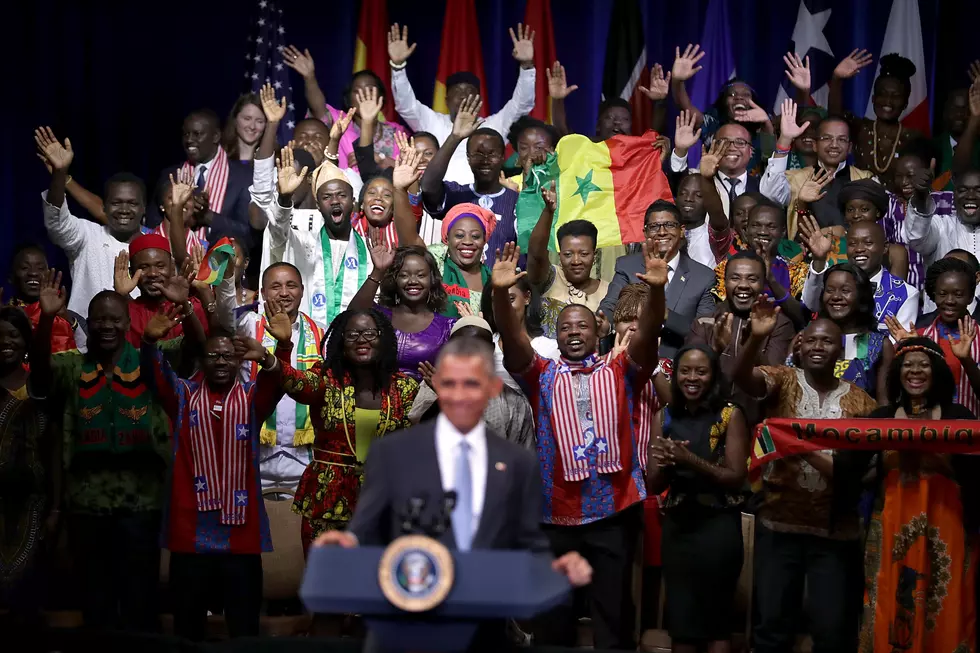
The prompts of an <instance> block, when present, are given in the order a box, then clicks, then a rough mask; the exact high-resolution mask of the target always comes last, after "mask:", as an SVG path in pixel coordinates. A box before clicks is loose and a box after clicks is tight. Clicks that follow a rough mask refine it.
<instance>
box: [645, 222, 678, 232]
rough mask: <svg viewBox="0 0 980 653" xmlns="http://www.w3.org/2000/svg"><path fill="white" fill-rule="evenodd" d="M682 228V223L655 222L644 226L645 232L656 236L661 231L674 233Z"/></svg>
mask: <svg viewBox="0 0 980 653" xmlns="http://www.w3.org/2000/svg"><path fill="white" fill-rule="evenodd" d="M679 226H681V223H680V222H654V223H651V224H645V225H643V230H644V231H647V232H649V233H652V234H655V233H658V232H661V231H673V230H674V229H677V228H678V227H679Z"/></svg>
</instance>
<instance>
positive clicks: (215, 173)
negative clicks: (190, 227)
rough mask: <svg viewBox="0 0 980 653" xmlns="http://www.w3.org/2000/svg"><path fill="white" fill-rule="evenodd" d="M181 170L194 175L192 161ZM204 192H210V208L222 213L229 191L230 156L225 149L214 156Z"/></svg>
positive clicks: (185, 163)
mask: <svg viewBox="0 0 980 653" xmlns="http://www.w3.org/2000/svg"><path fill="white" fill-rule="evenodd" d="M181 170H183V171H185V172H191V173H193V172H194V165H193V164H192V163H191V162H190V161H185V162H184V165H183V166H181ZM195 181H196V180H195ZM204 190H206V191H207V192H208V207H209V208H210V209H211V210H212V211H214V212H215V213H221V208H222V207H223V206H224V205H225V191H227V190H228V154H227V153H226V152H225V148H223V147H220V146H219V147H218V153H217V154H215V155H214V163H212V164H211V166H210V168H208V178H207V179H205V180H204Z"/></svg>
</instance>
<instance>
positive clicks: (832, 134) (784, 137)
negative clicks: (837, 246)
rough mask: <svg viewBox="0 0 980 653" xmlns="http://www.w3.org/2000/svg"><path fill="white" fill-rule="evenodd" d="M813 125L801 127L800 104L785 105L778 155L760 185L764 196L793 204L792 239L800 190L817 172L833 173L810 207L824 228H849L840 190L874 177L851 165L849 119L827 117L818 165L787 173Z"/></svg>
mask: <svg viewBox="0 0 980 653" xmlns="http://www.w3.org/2000/svg"><path fill="white" fill-rule="evenodd" d="M809 124H810V123H809V122H804V123H803V124H802V125H799V124H797V122H796V103H795V102H793V101H792V100H786V101H784V102H783V106H782V116H781V117H780V132H779V139H778V140H777V141H776V153H775V154H774V155H773V156H772V157H770V159H769V163H768V164H767V165H766V172H765V174H764V175H763V176H762V181H761V182H760V183H759V190H760V191H761V192H762V194H763V195H765V196H766V197H768V198H769V199H771V200H772V201H774V202H776V203H777V204H782V205H784V206H785V205H787V204H788V205H789V212H788V213H787V215H786V232H787V234H788V235H787V237H788V238H789V239H791V240H792V239H793V238H795V237H796V224H797V220H796V203H797V198H798V197H799V194H800V189H801V188H803V184H804V183H806V182H807V181H808V180H809V179H810V178H811V177H813V175H814V173H815V172H816V171H817V170H819V169H820V168H823V169H824V170H827V171H828V172H830V173H832V174H833V179H832V181H831V182H830V183H829V184H828V185H827V186H825V187H824V188H823V195H822V196H821V197H820V199H818V200H817V201H815V202H808V203H807V208H808V209H809V210H810V212H811V213H812V214H813V216H814V217H815V218H816V219H817V223H818V224H819V225H820V226H821V227H833V226H841V227H846V226H847V225H846V224H845V222H844V216H843V214H842V213H841V211H840V208H839V207H838V203H837V196H838V194H839V193H840V189H841V188H842V187H843V186H844V184H846V183H847V182H849V181H856V180H858V179H868V178H869V177H871V176H872V175H871V173H870V172H868V171H867V170H861V169H860V168H855V167H854V166H850V165H848V164H847V156H848V155H849V154H850V153H851V129H850V126H849V125H848V124H847V121H846V120H844V119H843V118H839V117H834V116H828V117H827V118H824V119H823V120H821V121H820V123H819V124H818V125H817V143H816V153H817V165H816V166H815V167H813V168H800V169H799V170H787V169H786V163H787V162H788V161H789V153H790V151H791V150H792V149H793V141H794V140H795V139H796V138H799V137H800V136H801V135H802V134H803V132H804V131H806V128H807V127H808V126H809Z"/></svg>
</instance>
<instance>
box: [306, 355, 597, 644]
mask: <svg viewBox="0 0 980 653" xmlns="http://www.w3.org/2000/svg"><path fill="white" fill-rule="evenodd" d="M432 383H433V388H434V389H435V391H436V393H437V395H438V397H439V408H440V410H441V414H440V415H439V417H438V418H437V419H436V420H434V421H431V422H423V423H421V424H419V425H418V426H416V427H414V428H411V429H408V430H406V431H402V432H400V433H394V434H392V435H389V436H387V437H385V438H383V439H381V440H379V441H377V442H376V443H374V444H373V445H372V446H371V452H370V454H369V455H368V459H367V462H366V463H365V466H364V486H363V487H362V488H361V494H360V498H359V499H358V503H357V508H356V509H355V511H354V517H353V518H352V519H351V522H350V529H349V530H347V531H328V532H326V533H324V534H322V535H321V536H320V537H319V538H317V540H316V542H315V543H314V546H327V545H333V544H337V545H340V546H344V547H354V546H357V545H358V544H363V545H365V546H384V545H387V544H388V543H389V542H391V541H392V540H393V539H395V538H397V537H398V536H399V535H401V534H402V533H403V530H404V523H405V519H406V516H405V515H406V506H408V505H409V504H410V503H411V502H413V501H417V500H418V499H423V500H424V508H421V512H420V514H419V515H416V517H417V518H418V520H419V521H420V522H421V523H423V524H436V523H438V522H439V521H440V519H441V518H442V512H443V511H445V510H446V509H447V508H449V506H450V505H453V504H454V505H453V507H452V508H451V511H450V516H451V519H450V522H451V523H450V526H449V527H448V528H445V529H443V530H441V532H440V530H439V529H437V530H436V533H435V534H434V536H435V537H437V539H439V541H441V542H442V543H443V544H445V545H446V546H447V547H448V548H449V549H456V550H461V551H468V550H469V549H471V548H474V549H527V550H531V551H535V552H541V553H549V552H550V550H551V549H550V546H549V543H548V539H547V537H546V536H545V534H544V532H543V531H542V530H541V500H542V499H541V498H542V490H541V475H540V471H539V468H538V467H539V466H538V461H537V458H536V457H535V455H534V453H533V452H531V451H528V450H526V449H524V448H523V447H521V446H520V445H518V444H515V443H513V442H508V441H507V440H505V439H504V438H503V437H502V435H498V434H494V433H490V432H488V431H487V429H486V427H485V425H484V423H483V411H484V410H485V409H486V406H487V403H488V402H489V401H490V399H491V398H492V397H494V396H496V395H497V394H498V393H499V392H500V391H501V387H502V383H503V382H502V381H501V380H500V378H499V377H498V376H497V375H496V373H495V371H494V360H493V348H492V347H491V346H490V345H489V344H487V343H486V342H485V341H484V340H482V339H479V338H457V339H453V340H450V341H449V342H447V343H446V344H445V345H444V346H443V348H442V350H441V351H440V352H439V357H438V358H437V360H436V371H435V374H434V375H433V377H432ZM446 497H455V501H454V502H453V501H451V500H450V502H449V503H447V501H446ZM416 505H418V503H416ZM554 568H555V570H557V571H560V572H561V573H564V574H565V575H566V576H567V577H568V580H569V582H570V583H571V584H572V585H574V586H582V585H587V584H588V583H589V582H590V581H591V579H592V567H591V566H590V565H589V563H588V562H587V561H586V560H585V558H583V557H582V556H581V555H579V554H578V553H577V552H574V551H573V552H570V553H566V554H565V555H563V556H562V557H560V558H558V559H557V560H555V561H554ZM487 634H489V633H487ZM503 634H504V628H503V624H502V623H501V624H500V628H499V635H500V638H499V639H498V638H496V637H492V638H486V637H483V636H482V635H483V633H482V632H481V636H478V637H476V638H474V643H475V644H477V645H478V646H479V648H480V649H481V650H494V651H496V650H500V645H502V644H503V641H502V640H503V639H504V637H503ZM490 639H493V640H495V641H494V643H493V645H491V644H490Z"/></svg>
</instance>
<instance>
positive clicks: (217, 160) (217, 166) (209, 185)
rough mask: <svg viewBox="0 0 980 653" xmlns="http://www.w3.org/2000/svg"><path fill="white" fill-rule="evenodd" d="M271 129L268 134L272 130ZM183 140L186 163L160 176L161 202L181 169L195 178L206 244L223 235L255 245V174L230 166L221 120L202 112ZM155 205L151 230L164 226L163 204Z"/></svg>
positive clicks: (198, 225)
mask: <svg viewBox="0 0 980 653" xmlns="http://www.w3.org/2000/svg"><path fill="white" fill-rule="evenodd" d="M267 131H268V130H267ZM182 133H183V136H182V139H181V142H182V144H183V146H184V153H185V154H186V155H187V159H186V160H185V161H184V163H181V164H178V165H174V166H170V167H169V168H166V169H164V171H163V172H162V173H160V178H159V180H158V181H157V186H156V188H157V195H156V196H157V199H160V193H161V192H162V191H163V190H164V189H168V188H169V186H170V184H169V182H170V175H174V176H176V173H177V171H178V170H181V169H183V170H188V171H190V172H191V173H192V174H193V179H194V186H195V194H194V208H195V210H194V211H192V212H191V213H192V215H193V217H194V224H193V225H191V224H188V225H187V226H188V228H195V229H196V230H197V232H198V238H200V240H201V241H206V242H210V243H214V242H217V241H218V240H219V239H220V238H222V237H225V236H227V237H229V238H235V239H238V240H240V241H241V242H244V243H251V233H250V231H249V211H248V205H249V203H250V202H251V198H250V197H249V194H248V187H249V184H251V182H252V175H251V174H250V171H249V169H248V166H242V165H229V163H228V155H227V154H226V153H225V150H224V148H222V147H221V121H220V120H219V119H218V116H217V115H216V114H215V113H214V111H211V110H210V109H200V110H198V111H194V112H193V113H191V114H189V115H188V116H187V117H186V118H185V119H184V124H183V132H182ZM161 203H162V202H152V203H151V205H150V206H149V207H148V209H147V213H146V226H147V227H150V228H155V227H156V226H157V225H159V224H160V223H161V222H163V218H164V216H163V215H162V214H161V213H160V209H159V204H161Z"/></svg>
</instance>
